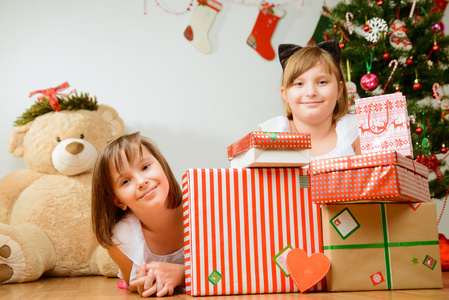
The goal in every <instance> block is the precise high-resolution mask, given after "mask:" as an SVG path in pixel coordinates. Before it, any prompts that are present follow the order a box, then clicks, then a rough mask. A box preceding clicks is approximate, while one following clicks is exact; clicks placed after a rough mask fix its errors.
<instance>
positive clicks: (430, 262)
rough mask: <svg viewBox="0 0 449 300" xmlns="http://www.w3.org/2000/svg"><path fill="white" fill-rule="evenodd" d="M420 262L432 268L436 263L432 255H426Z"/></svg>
mask: <svg viewBox="0 0 449 300" xmlns="http://www.w3.org/2000/svg"><path fill="white" fill-rule="evenodd" d="M422 264H423V265H425V266H426V267H428V268H429V269H431V270H433V268H435V266H436V265H437V261H436V260H435V259H434V258H433V257H430V256H429V255H426V258H424V261H423V262H422Z"/></svg>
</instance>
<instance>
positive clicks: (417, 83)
mask: <svg viewBox="0 0 449 300" xmlns="http://www.w3.org/2000/svg"><path fill="white" fill-rule="evenodd" d="M421 88H422V84H421V83H419V82H415V83H414V84H413V89H414V90H415V91H419V90H420V89H421Z"/></svg>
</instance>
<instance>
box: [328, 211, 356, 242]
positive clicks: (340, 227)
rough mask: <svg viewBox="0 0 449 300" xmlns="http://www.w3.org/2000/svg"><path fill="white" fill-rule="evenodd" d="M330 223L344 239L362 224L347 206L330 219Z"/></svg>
mask: <svg viewBox="0 0 449 300" xmlns="http://www.w3.org/2000/svg"><path fill="white" fill-rule="evenodd" d="M330 223H331V224H332V226H333V227H334V228H335V230H336V231H337V232H338V234H339V235H340V237H341V238H342V239H343V240H344V239H346V238H347V237H348V236H350V235H351V234H352V233H354V231H356V230H357V229H358V228H359V227H360V224H359V223H358V222H357V220H356V219H355V218H354V216H353V215H352V214H351V212H350V211H349V209H348V208H347V207H346V208H345V209H343V210H342V211H341V212H340V213H339V214H337V215H336V216H335V217H334V218H332V219H331V220H330Z"/></svg>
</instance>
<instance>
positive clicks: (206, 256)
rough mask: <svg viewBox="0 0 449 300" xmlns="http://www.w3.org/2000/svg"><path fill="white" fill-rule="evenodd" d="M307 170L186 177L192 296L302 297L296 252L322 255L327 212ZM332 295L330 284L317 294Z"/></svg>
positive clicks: (195, 172) (206, 172)
mask: <svg viewBox="0 0 449 300" xmlns="http://www.w3.org/2000/svg"><path fill="white" fill-rule="evenodd" d="M308 185H309V178H308V175H307V169H302V168H256V169H190V170H188V171H187V172H186V173H185V174H184V175H183V178H182V189H183V208H184V251H185V265H186V272H185V278H186V292H187V294H191V295H194V296H202V295H235V294H255V293H283V292H296V291H298V290H297V288H296V286H295V284H294V282H293V280H292V279H291V278H289V274H288V270H287V268H286V264H285V258H286V255H287V253H288V252H289V251H290V250H291V249H294V248H301V249H304V250H306V252H307V253H308V254H309V255H312V254H313V253H316V252H322V241H321V219H320V207H319V206H318V205H316V204H313V203H312V202H311V199H310V190H309V188H308ZM323 289H324V281H321V282H319V283H318V285H317V286H316V287H315V288H313V289H312V291H319V290H323Z"/></svg>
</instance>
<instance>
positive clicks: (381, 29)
mask: <svg viewBox="0 0 449 300" xmlns="http://www.w3.org/2000/svg"><path fill="white" fill-rule="evenodd" d="M368 26H369V28H370V29H371V30H370V31H369V32H367V33H366V34H365V39H366V40H367V41H369V42H371V43H377V41H378V40H379V38H380V37H381V36H383V35H384V33H386V32H387V31H388V25H387V22H385V20H383V19H381V18H378V17H374V18H372V19H370V20H369V21H368Z"/></svg>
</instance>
